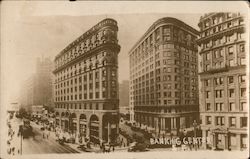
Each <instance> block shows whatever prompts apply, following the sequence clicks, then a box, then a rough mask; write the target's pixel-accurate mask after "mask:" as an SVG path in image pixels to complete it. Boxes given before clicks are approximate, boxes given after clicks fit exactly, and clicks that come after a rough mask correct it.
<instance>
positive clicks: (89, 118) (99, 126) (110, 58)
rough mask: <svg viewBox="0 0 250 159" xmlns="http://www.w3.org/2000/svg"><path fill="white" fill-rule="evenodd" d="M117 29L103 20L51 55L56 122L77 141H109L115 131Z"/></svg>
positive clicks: (111, 139)
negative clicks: (57, 52) (52, 57)
mask: <svg viewBox="0 0 250 159" xmlns="http://www.w3.org/2000/svg"><path fill="white" fill-rule="evenodd" d="M117 32H118V26H117V22H116V21H115V20H113V19H105V20H103V21H101V22H99V23H98V24H96V25H95V26H94V27H92V28H91V29H89V30H88V31H87V32H85V33H84V34H82V35H81V36H80V37H79V38H77V39H76V40H75V41H73V42H72V43H71V44H69V45H68V46H67V47H66V48H65V49H64V50H63V51H61V52H60V53H59V54H58V55H57V56H56V57H55V60H54V62H55V70H54V71H53V73H54V75H55V83H54V96H55V98H54V102H55V110H56V124H57V126H59V127H60V128H61V129H62V130H64V131H67V132H70V133H73V134H74V135H75V136H76V139H77V140H79V141H83V140H84V139H86V140H88V141H89V140H90V141H91V142H94V143H99V142H100V141H104V142H105V141H106V142H113V141H114V140H115V137H116V136H117V135H118V133H119V129H118V123H119V122H118V121H119V117H118V112H119V97H118V87H119V86H118V73H117V70H118V53H119V51H120V46H119V45H118V40H117ZM86 140H85V141H86Z"/></svg>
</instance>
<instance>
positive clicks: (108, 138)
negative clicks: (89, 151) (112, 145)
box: [108, 121, 111, 143]
mask: <svg viewBox="0 0 250 159" xmlns="http://www.w3.org/2000/svg"><path fill="white" fill-rule="evenodd" d="M110 132H111V131H110V123H109V121H108V143H109V142H110Z"/></svg>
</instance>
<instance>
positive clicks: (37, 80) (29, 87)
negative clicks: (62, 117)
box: [20, 58, 53, 110]
mask: <svg viewBox="0 0 250 159" xmlns="http://www.w3.org/2000/svg"><path fill="white" fill-rule="evenodd" d="M52 69H53V62H52V61H51V60H50V59H49V58H42V59H40V58H38V59H37V61H36V72H35V73H34V74H32V75H31V76H30V77H29V78H28V79H27V80H26V81H24V83H23V85H22V88H21V91H20V104H21V106H22V107H25V108H27V109H29V110H31V106H32V105H44V106H47V107H50V108H52V107H53V93H52V77H53V76H52Z"/></svg>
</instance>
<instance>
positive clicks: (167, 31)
mask: <svg viewBox="0 0 250 159" xmlns="http://www.w3.org/2000/svg"><path fill="white" fill-rule="evenodd" d="M160 29H162V30H163V34H162V35H161V34H160ZM172 33H173V40H174V41H179V42H181V43H183V44H186V45H188V46H193V45H194V40H195V37H194V36H193V35H191V34H189V33H187V32H185V31H183V30H181V29H177V28H174V29H173V30H172V29H171V28H170V26H163V27H159V28H158V29H156V30H155V32H153V33H152V34H150V35H148V37H147V38H146V39H145V40H144V41H142V42H141V43H140V44H139V45H138V46H137V48H135V49H134V51H133V52H132V53H131V55H132V56H137V55H138V54H141V53H142V52H144V51H147V50H148V49H149V48H151V47H152V46H153V44H154V43H155V42H156V43H158V42H160V37H161V36H162V39H163V41H165V42H166V41H169V40H171V38H172V36H171V34H172Z"/></svg>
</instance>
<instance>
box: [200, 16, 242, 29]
mask: <svg viewBox="0 0 250 159" xmlns="http://www.w3.org/2000/svg"><path fill="white" fill-rule="evenodd" d="M240 16H241V14H240V13H218V14H217V13H216V14H215V15H213V16H212V17H209V18H207V19H205V20H202V22H201V25H200V26H201V27H202V28H203V30H204V29H206V28H209V27H212V26H217V25H218V24H221V23H223V22H228V21H231V20H232V18H238V17H240ZM240 20H242V19H241V18H240Z"/></svg>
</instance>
